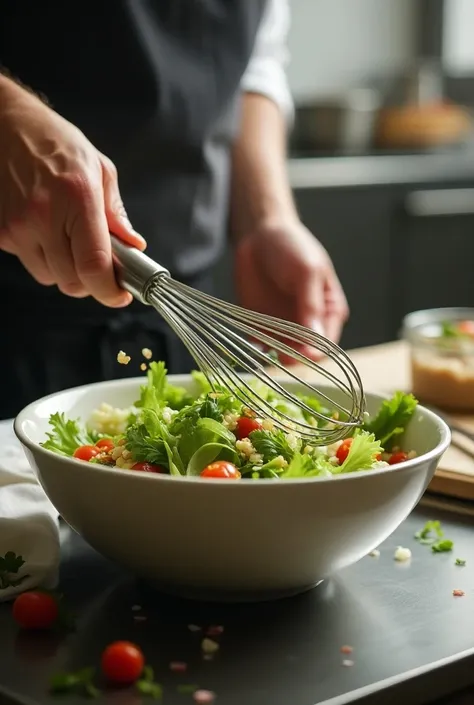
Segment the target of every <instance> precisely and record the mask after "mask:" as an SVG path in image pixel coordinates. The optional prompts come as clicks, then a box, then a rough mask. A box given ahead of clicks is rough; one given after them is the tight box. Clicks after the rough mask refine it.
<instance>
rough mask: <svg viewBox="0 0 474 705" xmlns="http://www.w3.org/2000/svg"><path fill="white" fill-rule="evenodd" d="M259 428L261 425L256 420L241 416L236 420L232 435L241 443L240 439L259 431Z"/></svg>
mask: <svg viewBox="0 0 474 705" xmlns="http://www.w3.org/2000/svg"><path fill="white" fill-rule="evenodd" d="M261 428H262V424H261V423H259V422H258V421H257V420H256V419H252V418H250V416H241V417H240V418H239V419H237V427H236V429H235V431H234V433H235V435H236V436H237V438H238V439H239V441H241V440H242V438H248V437H249V436H250V434H251V433H252V431H260V430H261Z"/></svg>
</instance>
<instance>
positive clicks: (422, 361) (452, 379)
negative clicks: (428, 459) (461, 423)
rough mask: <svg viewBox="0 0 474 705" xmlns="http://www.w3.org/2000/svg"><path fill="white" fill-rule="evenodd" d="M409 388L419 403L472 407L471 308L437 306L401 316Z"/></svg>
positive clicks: (473, 310) (473, 318) (454, 408)
mask: <svg viewBox="0 0 474 705" xmlns="http://www.w3.org/2000/svg"><path fill="white" fill-rule="evenodd" d="M402 335H403V338H404V339H405V340H406V341H407V342H408V344H409V347H410V358H411V376H412V392H413V394H414V395H415V396H416V397H417V399H419V400H420V401H421V402H422V403H426V404H432V405H433V406H438V407H440V408H442V409H449V410H451V411H460V412H463V411H464V412H467V411H474V308H438V309H429V310H426V311H415V312H413V313H410V314H408V315H407V316H405V318H404V320H403V329H402Z"/></svg>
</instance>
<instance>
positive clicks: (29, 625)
mask: <svg viewBox="0 0 474 705" xmlns="http://www.w3.org/2000/svg"><path fill="white" fill-rule="evenodd" d="M58 614H59V609H58V603H57V601H56V600H55V599H54V597H53V596H52V595H48V593H46V592H41V591H39V590H32V591H30V592H23V593H22V594H21V595H18V597H17V598H16V600H15V602H14V603H13V619H14V620H15V622H16V623H17V624H19V625H20V627H23V629H49V628H50V627H52V626H53V624H54V623H55V622H56V620H57V618H58Z"/></svg>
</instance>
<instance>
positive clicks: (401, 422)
mask: <svg viewBox="0 0 474 705" xmlns="http://www.w3.org/2000/svg"><path fill="white" fill-rule="evenodd" d="M417 404H418V401H417V400H416V399H415V397H414V396H413V394H405V393H404V392H396V393H395V394H394V395H393V397H392V398H391V399H386V400H385V401H384V402H382V405H381V407H380V409H379V412H378V414H377V415H376V416H375V418H374V419H371V420H369V421H367V422H366V423H364V425H363V430H364V431H367V432H368V433H373V434H374V436H375V438H376V439H377V440H378V441H380V443H381V445H382V446H383V448H384V449H385V450H387V451H390V450H391V448H392V447H393V446H394V444H395V441H396V438H397V436H400V435H401V434H402V433H404V431H405V429H406V427H407V425H408V422H409V421H410V420H411V418H412V416H413V414H414V413H415V410H416V407H417Z"/></svg>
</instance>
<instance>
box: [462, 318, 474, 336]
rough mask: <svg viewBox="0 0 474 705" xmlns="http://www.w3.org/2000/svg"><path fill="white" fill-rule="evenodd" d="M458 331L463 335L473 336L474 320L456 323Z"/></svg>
mask: <svg viewBox="0 0 474 705" xmlns="http://www.w3.org/2000/svg"><path fill="white" fill-rule="evenodd" d="M458 331H459V332H460V333H464V334H465V335H472V336H474V321H461V323H459V325H458Z"/></svg>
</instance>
